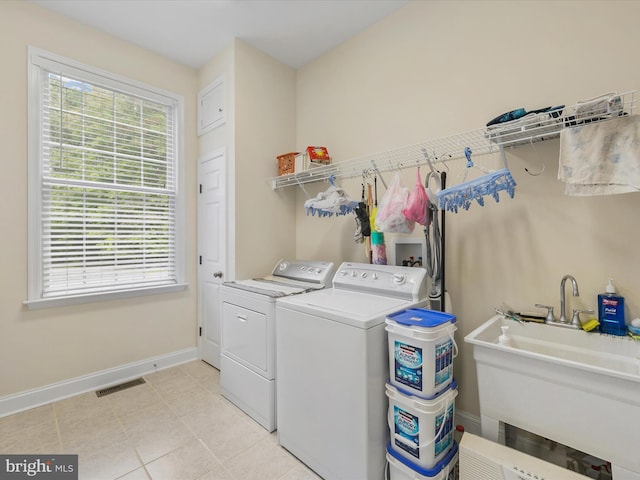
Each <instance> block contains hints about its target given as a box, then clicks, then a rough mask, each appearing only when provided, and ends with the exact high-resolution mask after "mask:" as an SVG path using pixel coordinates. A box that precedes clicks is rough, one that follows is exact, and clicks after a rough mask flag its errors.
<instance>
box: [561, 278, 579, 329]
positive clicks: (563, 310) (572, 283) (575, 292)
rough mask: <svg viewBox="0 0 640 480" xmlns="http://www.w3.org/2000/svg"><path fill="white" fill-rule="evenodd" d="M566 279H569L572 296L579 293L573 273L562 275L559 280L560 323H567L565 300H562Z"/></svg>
mask: <svg viewBox="0 0 640 480" xmlns="http://www.w3.org/2000/svg"><path fill="white" fill-rule="evenodd" d="M567 280H571V285H572V286H573V296H574V297H577V296H579V295H580V292H579V291H578V282H576V279H575V278H574V277H573V275H565V276H564V277H562V280H561V281H560V319H559V320H558V321H559V322H560V323H567V321H568V320H567V317H566V314H565V300H564V285H565V283H566V282H567ZM574 318H575V316H574ZM576 326H577V327H580V325H576Z"/></svg>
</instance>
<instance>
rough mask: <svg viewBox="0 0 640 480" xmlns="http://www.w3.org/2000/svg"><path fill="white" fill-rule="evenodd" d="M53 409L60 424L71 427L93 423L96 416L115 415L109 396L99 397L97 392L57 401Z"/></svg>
mask: <svg viewBox="0 0 640 480" xmlns="http://www.w3.org/2000/svg"><path fill="white" fill-rule="evenodd" d="M53 410H54V413H55V416H56V420H57V421H58V425H60V426H64V427H69V428H71V427H72V426H73V425H80V426H81V425H83V424H87V423H91V422H92V421H94V420H95V419H96V418H100V417H105V416H106V417H109V416H110V415H113V409H112V408H111V405H110V404H109V401H108V400H107V397H101V398H98V397H97V396H96V394H95V392H88V393H84V394H82V395H78V396H76V397H71V398H67V399H65V400H61V401H59V402H56V403H55V404H54V405H53Z"/></svg>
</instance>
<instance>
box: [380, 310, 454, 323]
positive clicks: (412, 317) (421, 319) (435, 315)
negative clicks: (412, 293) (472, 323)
mask: <svg viewBox="0 0 640 480" xmlns="http://www.w3.org/2000/svg"><path fill="white" fill-rule="evenodd" d="M387 318H388V319H389V320H393V321H394V322H396V323H398V324H400V325H408V326H415V327H427V328H433V327H437V326H439V325H442V324H444V323H447V322H451V323H455V322H456V317H455V315H451V314H450V313H446V312H438V311H437V310H428V309H426V308H407V309H406V310H401V311H399V312H396V313H392V314H391V315H389V316H387Z"/></svg>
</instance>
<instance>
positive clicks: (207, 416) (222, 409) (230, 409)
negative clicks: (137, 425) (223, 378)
mask: <svg viewBox="0 0 640 480" xmlns="http://www.w3.org/2000/svg"><path fill="white" fill-rule="evenodd" d="M204 395H205V396H204V397H200V398H198V399H197V401H198V405H194V406H193V408H180V407H176V410H177V411H178V412H183V413H182V415H180V416H179V418H180V420H181V421H182V422H183V423H184V424H185V425H187V426H188V427H189V428H190V429H191V430H192V431H193V432H194V433H196V434H197V435H199V434H201V433H205V432H210V431H211V430H214V429H217V426H218V425H219V424H220V422H226V423H229V419H231V418H234V417H241V416H243V415H241V412H240V411H239V410H238V408H236V407H235V406H233V405H232V404H230V403H229V402H227V401H225V400H224V399H222V398H221V397H219V396H216V395H213V394H204ZM209 395H211V396H209ZM189 404H190V405H192V404H191V402H190V403H189Z"/></svg>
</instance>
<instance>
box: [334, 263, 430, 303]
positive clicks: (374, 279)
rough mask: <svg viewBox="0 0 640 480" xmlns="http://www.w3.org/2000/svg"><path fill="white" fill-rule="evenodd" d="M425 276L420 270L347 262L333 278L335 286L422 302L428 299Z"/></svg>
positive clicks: (423, 271) (419, 268) (422, 269)
mask: <svg viewBox="0 0 640 480" xmlns="http://www.w3.org/2000/svg"><path fill="white" fill-rule="evenodd" d="M426 273H427V271H426V270H425V269H424V268H421V267H401V266H395V265H372V264H369V263H352V262H345V263H343V264H342V265H340V267H338V270H337V272H336V274H335V276H334V277H333V287H334V288H341V289H346V290H354V291H362V292H370V293H378V294H381V295H387V296H397V297H401V298H408V299H411V300H421V299H426V298H427V275H426Z"/></svg>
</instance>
